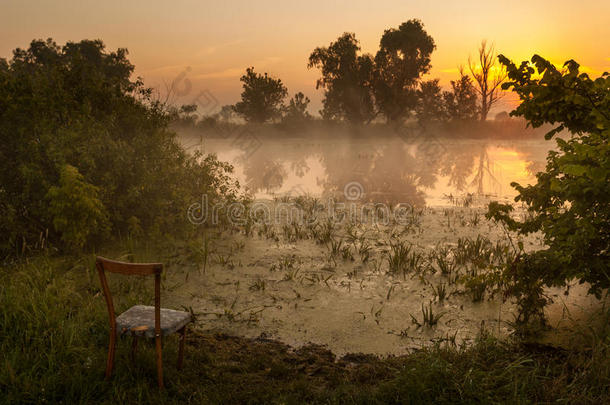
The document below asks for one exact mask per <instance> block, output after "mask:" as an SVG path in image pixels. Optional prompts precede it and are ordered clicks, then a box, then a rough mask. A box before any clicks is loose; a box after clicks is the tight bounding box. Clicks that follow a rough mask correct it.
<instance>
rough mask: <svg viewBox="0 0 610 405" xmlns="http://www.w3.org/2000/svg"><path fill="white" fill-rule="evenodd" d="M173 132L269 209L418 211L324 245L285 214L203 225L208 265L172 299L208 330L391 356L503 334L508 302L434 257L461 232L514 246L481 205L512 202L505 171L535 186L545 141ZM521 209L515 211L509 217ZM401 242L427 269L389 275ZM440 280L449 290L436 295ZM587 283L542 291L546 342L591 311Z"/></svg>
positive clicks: (538, 242)
mask: <svg viewBox="0 0 610 405" xmlns="http://www.w3.org/2000/svg"><path fill="white" fill-rule="evenodd" d="M182 142H183V144H184V145H185V146H186V147H187V148H188V149H191V150H192V149H200V150H202V151H203V152H204V153H215V154H217V156H218V158H219V159H220V160H223V161H227V162H229V163H231V164H232V165H233V166H234V170H235V171H234V175H235V177H236V178H237V179H238V180H239V182H240V184H241V185H242V187H244V188H245V189H246V190H248V192H249V193H250V194H251V195H252V196H253V197H254V199H255V200H256V201H263V202H265V203H266V204H270V205H273V204H277V203H278V202H280V201H293V200H294V198H297V197H299V196H303V195H307V196H309V198H311V199H313V201H318V202H316V203H314V205H315V204H320V206H322V207H323V206H324V205H325V204H327V201H331V200H332V201H334V200H337V201H344V202H347V203H350V204H367V203H377V204H385V205H387V206H390V207H393V206H396V205H397V204H407V205H408V206H410V207H412V208H413V212H416V213H417V215H416V217H415V216H414V217H413V219H412V220H411V222H410V223H409V224H408V225H405V224H398V223H396V222H390V223H383V224H380V223H368V222H367V223H365V222H366V221H361V222H360V223H358V222H356V223H354V221H353V220H351V221H350V220H348V221H347V222H345V221H344V222H343V223H341V224H337V225H336V229H334V230H333V237H332V242H328V241H327V242H326V243H319V242H317V241H316V240H315V238H314V237H312V236H303V237H300V236H299V235H300V234H299V232H302V233H303V235H307V231H306V230H304V229H302V230H298V229H297V228H298V225H296V227H295V229H297V230H295V231H294V232H295V233H291V231H290V229H289V228H290V227H291V226H293V224H292V223H288V224H287V223H277V224H271V226H265V227H260V226H259V227H258V228H257V229H255V230H253V231H250V232H247V231H246V232H239V231H238V232H230V233H226V232H225V233H218V234H208V235H207V236H206V237H205V238H204V240H202V241H198V242H197V243H200V244H203V245H206V246H209V249H210V251H211V252H213V253H210V259H209V263H207V262H206V265H205V266H202V265H201V264H200V265H198V270H199V271H197V272H191V273H190V274H189V276H188V281H186V278H185V281H184V282H183V283H182V284H181V285H180V287H179V288H176V289H175V290H174V291H173V292H172V296H171V298H170V301H174V302H176V303H178V302H181V303H184V302H189V303H190V305H191V307H192V308H193V310H194V311H195V313H197V314H199V317H198V319H199V321H200V323H201V325H202V327H204V328H205V329H209V330H216V331H220V332H228V333H235V334H240V335H245V336H250V337H257V336H264V337H270V338H277V339H280V340H282V341H284V342H286V343H289V344H292V345H296V346H299V345H302V344H305V343H316V344H322V345H325V346H328V347H329V348H330V349H331V350H333V351H334V352H336V353H338V354H341V353H347V352H364V353H376V354H390V353H394V354H399V353H404V352H405V351H407V350H409V349H412V348H416V347H421V346H422V345H426V344H429V343H430V342H434V341H448V342H452V343H460V342H467V341H469V340H471V339H473V338H474V337H475V336H476V335H477V333H478V332H479V331H480V330H481V328H485V329H486V330H488V331H491V332H492V333H494V334H497V335H500V336H505V335H508V334H509V333H510V330H511V329H510V322H511V321H512V320H513V319H514V313H515V308H514V305H513V304H512V303H511V302H510V301H503V300H502V299H501V297H498V296H492V295H491V294H486V295H484V297H483V298H482V299H471V296H470V295H469V293H468V291H466V289H465V287H464V284H463V283H462V282H461V281H460V280H461V278H460V277H461V276H460V275H459V271H457V270H456V274H455V275H453V276H452V275H451V274H449V275H447V274H443V273H442V272H440V271H438V269H436V268H435V267H434V264H433V262H434V259H433V257H435V255H436V254H438V251H443V252H445V251H444V250H442V249H444V247H445V246H446V247H449V248H454V247H455V246H456V245H457V244H459V242H460V240H464V239H469V240H475V239H477V238H479V237H482V238H484V239H485V240H486V241H488V242H486V243H488V244H489V246H490V247H491V246H492V244H497V245H500V244H502V243H504V244H505V245H506V246H507V247H508V246H509V243H513V241H509V238H507V235H506V233H505V231H504V230H503V229H502V228H501V227H499V226H498V225H496V224H495V223H493V222H491V221H487V220H486V219H485V217H484V213H485V212H486V206H487V203H488V202H489V201H491V200H501V201H507V200H512V199H513V198H514V196H515V194H516V193H515V191H514V189H513V187H511V186H510V183H511V182H513V181H516V182H518V183H520V184H522V185H525V184H528V183H533V182H534V181H535V173H536V172H537V171H540V170H542V169H543V168H544V164H545V159H546V154H547V152H548V150H549V148H550V147H552V146H553V144H554V143H551V142H547V141H544V140H543V139H529V140H481V139H451V138H432V139H424V140H422V139H420V140H412V141H405V140H403V139H401V138H398V137H395V138H391V137H390V138H387V137H386V138H375V137H369V138H364V139H363V138H362V137H358V138H349V137H335V138H333V137H324V138H322V137H311V138H308V137H292V138H278V137H266V138H265V137H256V138H254V139H250V140H249V142H248V143H247V145H246V146H247V147H245V146H244V143H243V142H241V141H239V140H236V139H231V138H225V139H218V138H210V139H201V138H199V137H196V136H184V137H183V138H182ZM291 199H292V200H291ZM321 211H323V209H321ZM524 214H525V213H524V211H523V209H522V208H521V209H518V210H517V213H516V215H524ZM515 238H516V237H515ZM516 239H518V240H520V241H521V242H523V244H524V246H525V249H526V250H535V249H540V248H542V247H543V246H544V244H543V240H542V237H541V235H529V236H528V237H521V238H516ZM397 241H400V243H404V244H406V245H408V246H410V249H412V251H413V252H418V254H420V256H421V258H422V261H423V264H421V267H422V268H427V269H428V270H424V271H421V272H410V273H403V274H396V273H392V272H390V271H389V262H388V257H389V252H390V250H391V249H392V245H393V244H396V243H397ZM514 242H515V243H516V242H517V240H515V241H514ZM331 245H334V247H333V246H331ZM333 249H335V250H336V251H335V254H333V252H332V250H333ZM339 249H341V252H342V253H341V254H339V253H338V252H339ZM363 249H364V250H366V254H363V253H362V250H363ZM364 256H366V257H364ZM449 256H451V253H450V254H449ZM206 260H207V259H206ZM426 266H428V267H426ZM441 287H442V288H443V289H446V298H444V299H442V300H441V299H439V297H438V293H437V291H438V289H439V288H441ZM585 292H586V289H585V288H584V286H576V285H575V286H572V288H571V291H570V294H569V295H567V296H566V295H564V291H563V290H558V289H557V290H549V291H548V294H549V296H550V297H551V298H553V301H554V303H553V304H552V305H550V306H549V307H548V308H547V314H548V317H549V320H550V324H551V325H552V326H553V329H551V330H550V332H549V333H548V335H549V336H550V339H554V337H553V336H555V337H556V336H558V331H559V330H560V329H561V328H569V327H570V326H571V325H572V324H573V322H578V321H579V320H580V319H582V318H583V317H586V316H587V314H590V313H591V311H592V308H594V306H595V305H596V302H595V300H592V299H591V298H589V297H587V296H586V294H585ZM424 310H431V311H432V312H433V313H435V314H439V315H440V318H439V320H438V322H437V324H436V325H433V326H430V325H428V326H426V325H421V323H422V318H423V316H424V315H423V312H424Z"/></svg>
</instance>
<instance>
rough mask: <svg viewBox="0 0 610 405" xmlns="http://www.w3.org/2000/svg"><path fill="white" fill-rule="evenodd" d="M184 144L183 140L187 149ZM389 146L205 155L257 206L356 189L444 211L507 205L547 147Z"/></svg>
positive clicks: (282, 143) (272, 143)
mask: <svg viewBox="0 0 610 405" xmlns="http://www.w3.org/2000/svg"><path fill="white" fill-rule="evenodd" d="M186 142H188V140H185V143H186ZM437 142H439V145H437V146H436V147H435V148H430V147H429V146H430V145H428V144H426V143H425V142H422V141H419V142H411V143H409V142H404V141H403V140H401V139H400V138H398V137H395V138H386V137H383V138H375V139H373V138H367V139H346V138H342V139H302V138H292V139H281V138H266V139H265V138H263V139H262V146H261V147H260V148H259V149H258V150H257V151H256V152H255V153H253V154H248V153H246V152H242V151H240V150H239V148H237V147H236V146H235V145H231V143H230V142H227V141H223V140H221V139H207V140H205V141H204V144H203V145H204V146H203V148H204V151H205V152H207V153H210V152H212V153H216V154H217V155H218V157H219V158H220V159H221V160H225V161H228V162H230V163H232V164H233V165H234V166H235V172H236V176H237V177H238V179H239V180H240V182H241V183H242V184H244V185H245V186H246V188H247V189H248V190H249V192H250V193H252V194H253V195H254V196H255V197H256V198H271V197H273V196H277V195H283V194H291V195H296V194H303V193H308V194H311V195H314V196H318V197H328V196H333V197H335V198H339V199H340V198H341V197H342V195H343V189H344V186H345V185H346V184H348V183H351V182H357V183H359V184H361V185H362V187H363V190H364V194H363V196H362V201H363V202H383V203H387V204H398V203H409V204H413V205H416V206H424V205H446V204H448V200H447V198H446V196H447V195H454V196H455V195H460V194H464V193H466V192H469V193H476V194H485V195H491V196H493V197H494V198H500V199H503V198H512V197H514V195H515V192H514V189H513V188H512V187H510V183H511V182H512V181H517V182H520V183H521V184H527V183H532V182H534V180H535V176H534V173H535V172H537V171H539V170H541V169H542V168H543V167H544V161H545V156H546V153H547V151H548V148H549V146H550V145H551V143H549V142H545V141H544V140H527V141H523V140H518V141H489V140H450V139H441V140H437Z"/></svg>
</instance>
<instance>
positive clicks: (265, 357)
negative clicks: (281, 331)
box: [0, 249, 610, 404]
mask: <svg viewBox="0 0 610 405" xmlns="http://www.w3.org/2000/svg"><path fill="white" fill-rule="evenodd" d="M157 251H164V252H165V253H164V254H168V255H171V253H167V252H168V250H167V249H165V250H163V249H150V252H157ZM111 256H113V257H119V256H121V255H119V254H115V255H111ZM130 257H131V258H133V259H134V260H138V261H155V260H163V261H164V262H165V263H168V267H167V272H168V273H170V274H171V273H172V272H174V271H180V270H178V268H180V266H172V261H171V260H168V259H167V258H165V259H164V258H159V257H155V255H154V253H149V254H143V253H141V252H135V253H133V252H132V253H130ZM289 261H290V260H288V262H289ZM174 263H178V260H177V259H176V260H175V262H174ZM192 269H193V271H196V267H194V266H193V268H192ZM117 277H121V276H117ZM149 281H150V279H146V280H141V279H139V278H138V277H129V278H124V277H121V278H116V277H113V278H112V279H111V288H112V290H113V291H114V292H115V297H116V298H117V300H116V302H115V304H116V306H117V311H121V310H124V309H126V308H127V307H129V306H130V305H133V304H135V303H145V304H150V303H151V300H152V297H153V293H152V282H149ZM377 312H380V310H379V311H377ZM437 316H438V315H437V314H430V317H437ZM603 324H604V325H606V326H605V329H603V330H602V331H601V332H600V331H596V332H595V333H594V334H592V336H594V339H591V340H589V341H588V343H587V344H586V345H585V346H582V347H583V348H582V350H574V351H566V350H560V349H553V348H550V347H546V346H541V345H532V344H526V343H522V342H519V341H498V340H495V339H494V338H492V337H490V336H488V335H486V334H485V333H482V334H481V336H480V337H479V338H478V339H477V341H476V342H474V343H473V344H472V345H469V346H461V347H455V345H449V344H437V345H434V346H432V347H428V348H424V349H421V350H417V351H415V352H413V353H411V354H409V355H405V356H396V357H388V358H378V357H375V356H372V355H365V354H348V355H346V356H344V357H342V358H340V359H337V358H336V357H335V356H334V355H333V353H331V352H330V351H328V350H326V349H324V348H323V347H320V346H315V345H307V346H304V347H301V348H299V349H293V348H290V347H289V346H286V345H284V344H282V343H279V342H275V341H271V340H268V339H246V338H240V337H232V336H226V335H216V334H209V333H203V332H198V331H193V332H192V333H190V334H189V337H188V341H187V349H186V357H185V368H184V370H183V371H182V372H179V371H178V370H177V369H176V367H175V359H176V356H177V353H176V351H177V346H178V345H177V343H178V342H177V338H175V337H170V338H167V339H166V341H165V344H164V351H163V354H164V360H165V361H164V365H165V367H164V370H165V377H166V386H167V388H166V390H165V391H162V392H160V391H159V390H158V389H157V388H156V386H155V384H156V381H155V366H154V347H153V346H152V345H150V344H142V345H140V350H139V352H138V356H137V361H136V364H135V365H132V364H131V363H130V362H129V360H128V357H129V356H128V354H129V346H130V343H131V342H130V339H121V341H120V343H119V347H118V353H117V359H116V369H115V373H114V376H113V378H112V380H111V381H110V382H106V381H104V380H103V370H104V365H105V356H106V350H107V339H108V318H107V313H106V307H105V303H104V300H103V296H102V295H101V291H100V286H99V280H98V279H97V274H96V273H95V271H94V269H93V255H83V256H78V257H45V256H41V257H36V258H30V259H28V260H27V261H22V262H19V263H13V264H11V265H4V266H2V267H0V403H2V404H22V403H45V402H46V403H59V402H62V403H87V404H96V403H153V402H154V403H163V404H185V403H195V404H200V403H211V404H221V403H227V404H237V403H251V404H258V403H260V404H263V403H264V404H274V403H277V404H279V403H294V404H301V403H325V404H338V403H350V404H408V403H481V402H482V403H498V402H500V403H532V402H535V403H536V402H544V403H549V402H564V403H579V404H587V403H591V404H595V403H608V402H609V401H610V333H609V331H608V329H609V328H608V322H607V319H606V322H604V323H603ZM581 332H582V333H583V335H586V334H588V333H589V332H588V331H587V330H583V331H581Z"/></svg>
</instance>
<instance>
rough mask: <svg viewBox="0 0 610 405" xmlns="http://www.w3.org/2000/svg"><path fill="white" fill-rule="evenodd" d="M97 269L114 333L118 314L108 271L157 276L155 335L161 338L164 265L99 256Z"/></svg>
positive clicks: (96, 260) (96, 259)
mask: <svg viewBox="0 0 610 405" xmlns="http://www.w3.org/2000/svg"><path fill="white" fill-rule="evenodd" d="M95 267H96V268H97V272H98V274H99V276H100V282H101V283H102V290H103V291H104V298H105V299H106V305H107V306H108V315H109V317H110V329H111V331H112V333H116V314H115V312H114V304H113V302H112V294H111V293H110V288H109V287H108V280H107V279H106V271H109V272H111V273H118V274H124V275H139V276H148V275H154V276H155V335H157V336H159V335H160V333H161V272H162V271H163V264H161V263H125V262H119V261H116V260H110V259H106V258H104V257H100V256H97V257H96V258H95Z"/></svg>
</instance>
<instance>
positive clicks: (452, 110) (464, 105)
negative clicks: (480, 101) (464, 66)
mask: <svg viewBox="0 0 610 405" xmlns="http://www.w3.org/2000/svg"><path fill="white" fill-rule="evenodd" d="M443 98H444V102H445V108H446V110H447V115H448V117H449V119H450V120H452V121H474V120H476V119H477V118H478V117H479V108H478V106H477V92H476V90H475V88H474V85H473V84H472V80H471V79H470V77H468V76H467V75H465V74H464V73H463V71H462V70H461V69H460V79H459V80H452V81H451V91H445V92H443Z"/></svg>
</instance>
